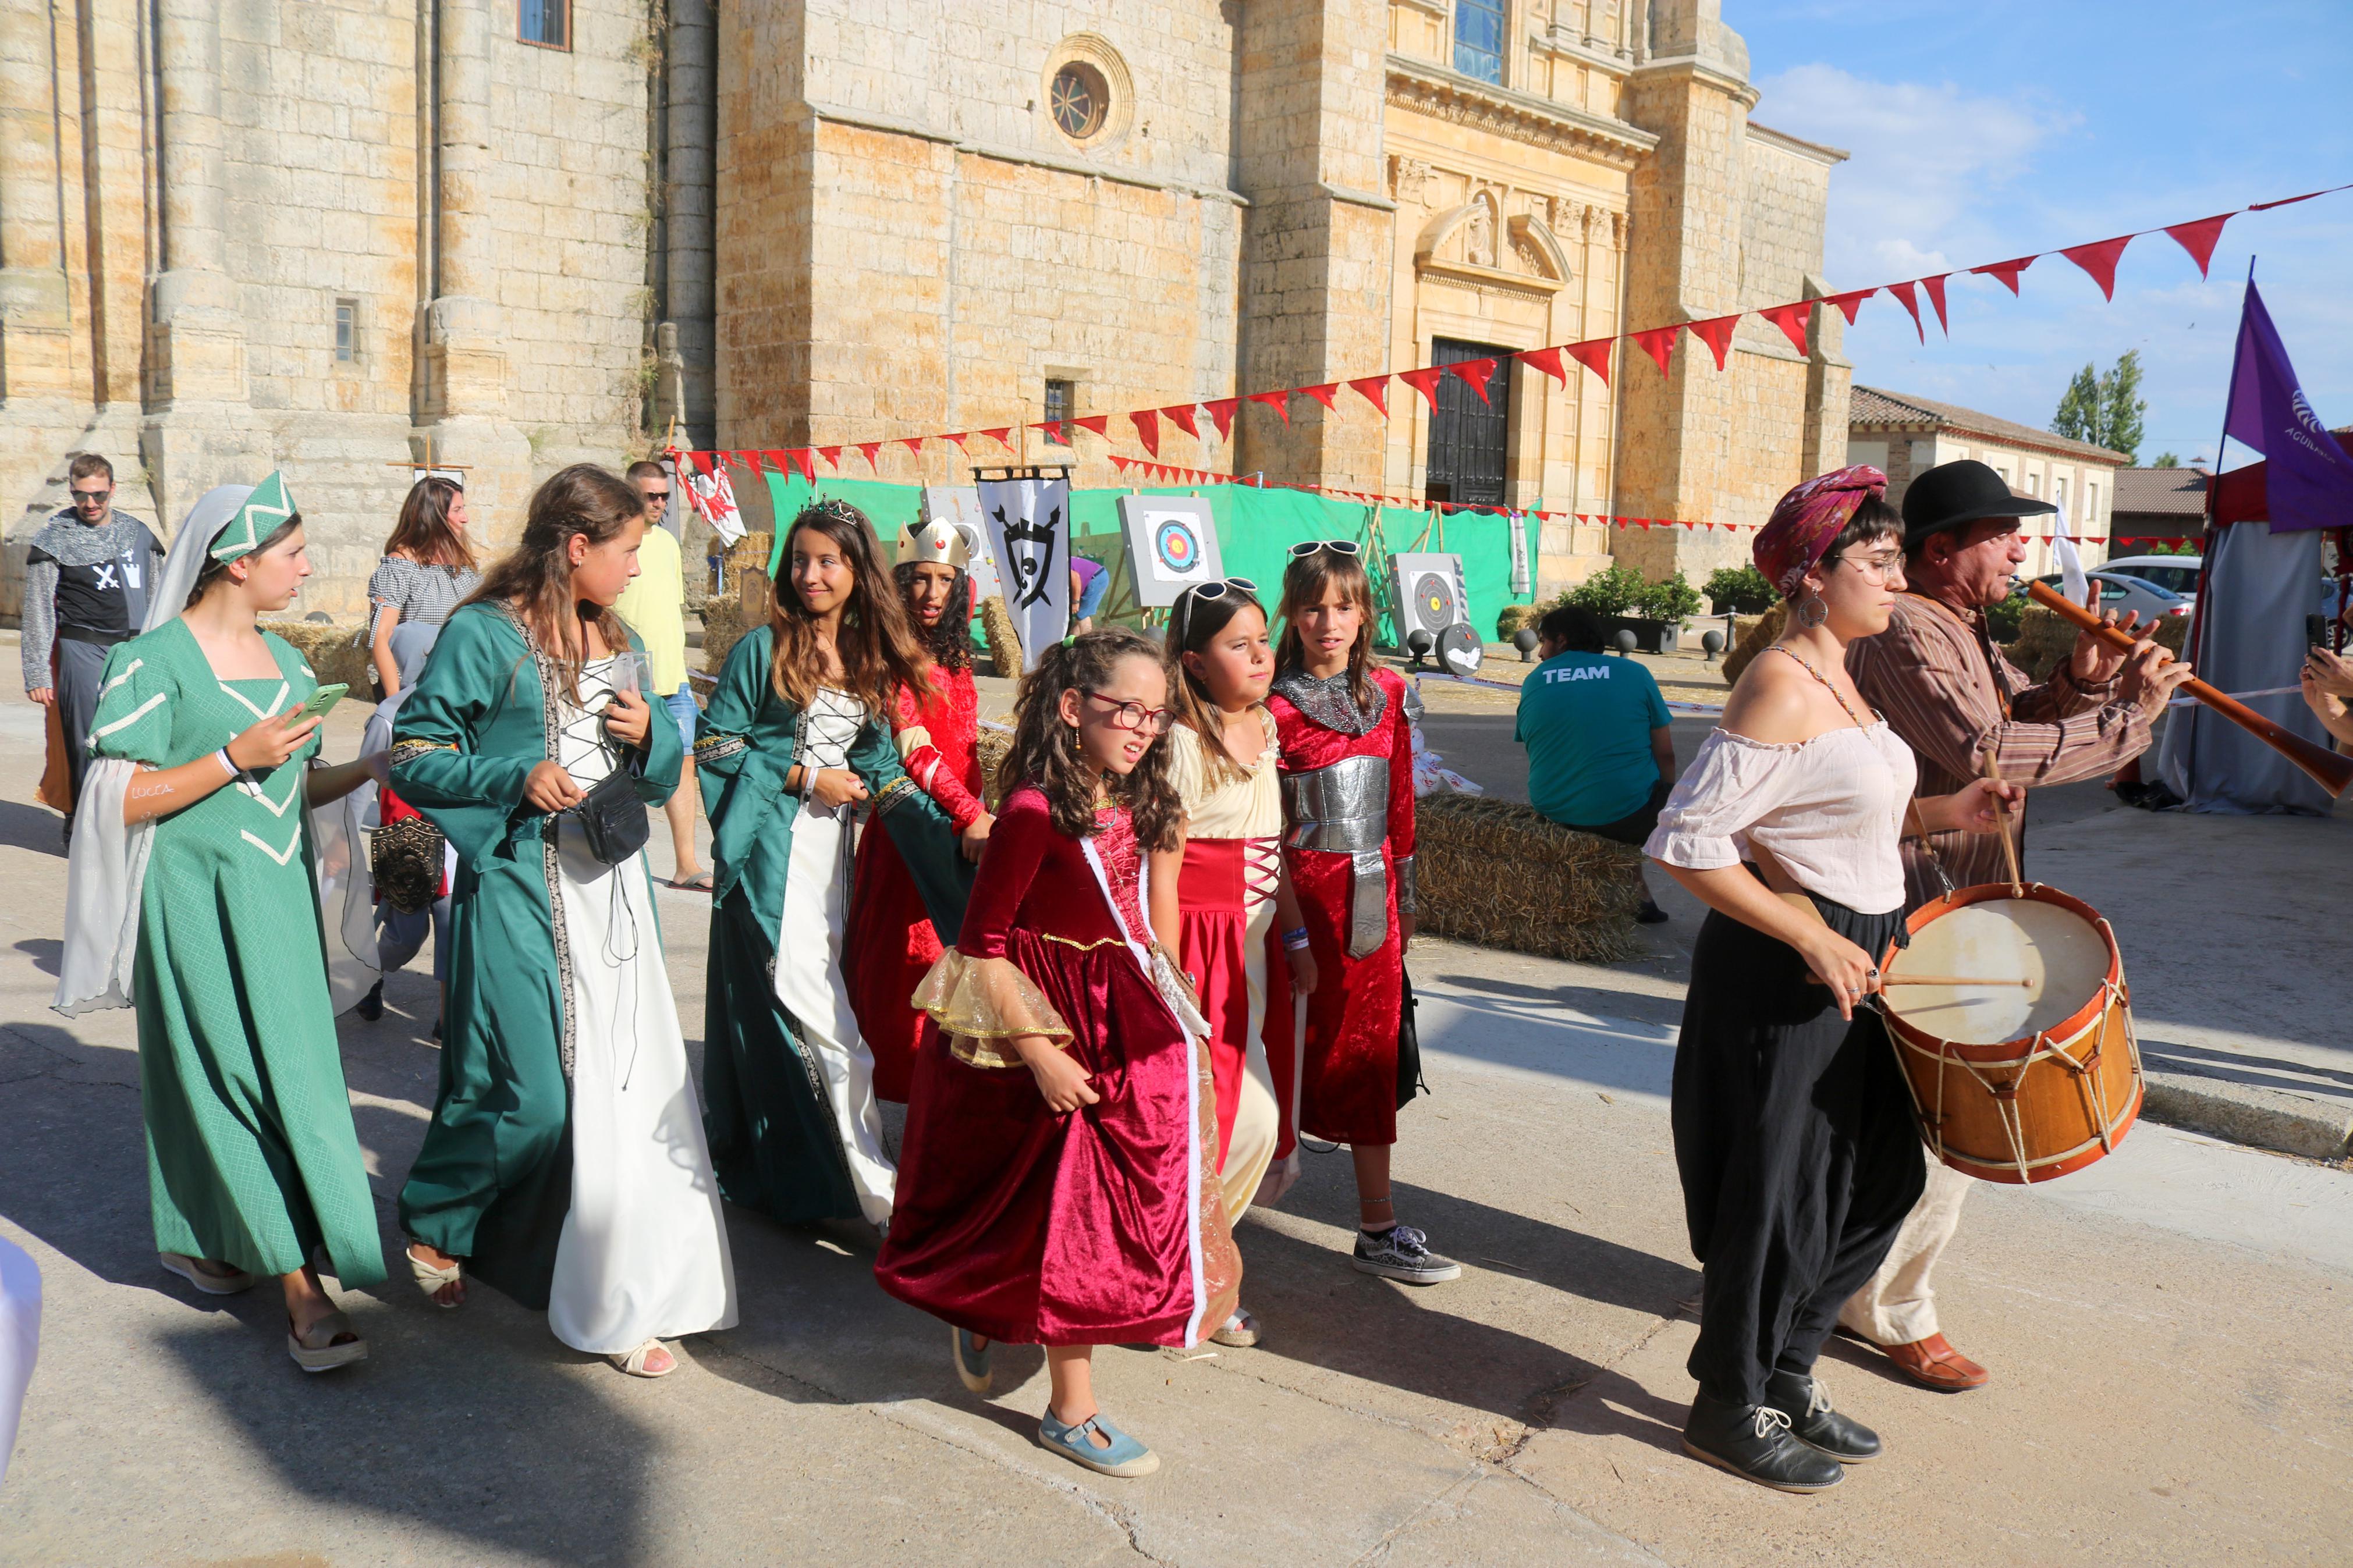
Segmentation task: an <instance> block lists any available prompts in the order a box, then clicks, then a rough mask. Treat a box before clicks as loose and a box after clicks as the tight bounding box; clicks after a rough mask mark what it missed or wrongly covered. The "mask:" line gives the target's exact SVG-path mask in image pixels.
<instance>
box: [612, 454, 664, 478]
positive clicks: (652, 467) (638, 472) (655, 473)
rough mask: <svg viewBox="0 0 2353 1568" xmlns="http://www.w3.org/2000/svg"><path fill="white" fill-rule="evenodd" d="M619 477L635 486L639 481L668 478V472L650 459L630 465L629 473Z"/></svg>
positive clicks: (640, 460) (643, 459)
mask: <svg viewBox="0 0 2353 1568" xmlns="http://www.w3.org/2000/svg"><path fill="white" fill-rule="evenodd" d="M621 477H622V478H623V479H627V480H628V481H629V482H630V483H631V484H636V483H637V482H638V480H639V479H668V478H670V470H669V469H667V468H663V467H662V466H661V465H660V464H659V463H657V462H655V461H654V460H653V459H652V458H639V459H638V461H637V462H634V463H631V464H630V465H629V471H628V473H626V474H623V475H622V476H621Z"/></svg>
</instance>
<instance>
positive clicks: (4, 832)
mask: <svg viewBox="0 0 2353 1568" xmlns="http://www.w3.org/2000/svg"><path fill="white" fill-rule="evenodd" d="M65 820H66V819H65V818H64V817H62V816H58V814H57V813H56V812H54V811H51V810H50V809H49V808H48V807H47V806H46V805H28V804H26V802H24V801H21V800H0V844H6V845H10V846H13V847H16V848H18V849H29V850H31V851H32V852H33V853H34V854H36V855H48V856H53V857H55V858H58V859H59V860H62V859H64V858H66V840H65Z"/></svg>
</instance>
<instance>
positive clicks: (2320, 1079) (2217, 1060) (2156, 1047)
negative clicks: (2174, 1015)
mask: <svg viewBox="0 0 2353 1568" xmlns="http://www.w3.org/2000/svg"><path fill="white" fill-rule="evenodd" d="M2140 1055H2141V1063H2142V1065H2143V1066H2144V1067H2145V1068H2147V1069H2148V1070H2149V1071H2151V1072H2167V1071H2171V1072H2179V1073H2186V1074H2189V1075H2190V1076H2192V1077H2196V1078H2211V1079H2221V1080H2222V1081H2223V1082H2225V1083H2242V1084H2248V1085H2251V1086H2253V1087H2254V1088H2256V1089H2286V1090H2288V1091H2290V1092H2292V1093H2298V1094H2326V1095H2331V1096H2334V1097H2336V1098H2338V1099H2344V1100H2353V1072H2344V1071H2340V1070H2338V1069H2337V1068H2326V1067H2322V1066H2320V1065H2319V1064H2318V1063H2316V1062H2296V1061H2287V1060H2285V1059H2284V1058H2279V1057H2259V1056H2253V1055H2250V1054H2249V1053H2247V1052H2246V1051H2243V1050H2238V1051H2218V1050H2213V1049H2211V1048H2209V1047H2203V1046H2185V1045H2179V1044H2177V1043H2175V1042H2174V1041H2171V1040H2153V1039H2151V1038H2149V1037H2147V1035H2146V1034H2144V1035H2143V1036H2142V1037H2141V1040H2140Z"/></svg>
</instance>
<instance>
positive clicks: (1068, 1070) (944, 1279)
mask: <svg viewBox="0 0 2353 1568" xmlns="http://www.w3.org/2000/svg"><path fill="white" fill-rule="evenodd" d="M1167 701H1168V682H1167V678H1166V676H1165V675H1164V674H1163V673H1162V671H1161V667H1160V649H1159V648H1158V647H1157V646H1155V644H1154V643H1152V642H1151V641H1149V640H1148V639H1146V638H1145V637H1139V636H1137V635H1136V634H1135V633H1134V632H1130V631H1124V630H1118V629H1106V630H1103V631H1097V632H1090V633H1087V634H1085V635H1084V636H1082V637H1078V638H1076V639H1075V640H1073V641H1071V642H1069V643H1063V644H1059V645H1057V646H1055V647H1050V648H1048V649H1047V650H1046V652H1045V655H1044V657H1043V658H1041V659H1040V660H1039V665H1038V668H1036V669H1035V670H1033V671H1032V672H1030V674H1029V676H1028V677H1027V678H1026V679H1024V680H1023V681H1022V684H1021V695H1020V698H1019V700H1018V703H1017V705H1016V710H1015V722H1014V734H1013V746H1012V750H1011V752H1009V754H1008V756H1007V758H1006V761H1005V764H1004V773H1003V776H1004V777H1006V778H1008V779H1010V780H1013V781H1016V782H1015V783H1014V784H1013V785H1012V787H1011V788H1010V789H1009V791H1008V793H1007V795H1006V797H1005V799H1004V801H1003V803H1002V806H1001V809H1000V810H999V812H998V814H997V823H996V826H995V827H994V829H993V830H992V831H991V833H990V835H989V840H988V854H987V858H985V859H983V860H982V862H981V867H980V875H979V879H978V880H977V881H976V883H975V884H974V887H973V890H972V900H971V903H970V905H969V907H968V908H967V910H966V911H965V920H964V925H963V928H962V930H961V931H959V933H958V935H957V938H956V944H955V946H954V947H952V948H949V949H948V950H947V952H945V953H944V954H943V955H942V956H941V958H940V962H939V963H938V964H936V965H935V966H934V968H933V970H932V972H931V973H930V974H929V975H927V976H925V977H924V980H923V986H922V987H921V989H919V990H918V991H917V992H916V994H915V1002H916V1004H917V1005H919V1006H921V1007H922V1008H923V1011H924V1013H925V1015H926V1020H925V1022H924V1025H923V1042H922V1044H921V1045H920V1046H919V1047H917V1048H916V1053H915V1077H914V1085H913V1094H912V1096H911V1098H910V1100H909V1101H908V1108H907V1135H906V1140H905V1146H904V1152H903V1153H902V1156H901V1163H900V1184H899V1206H898V1212H897V1214H896V1215H894V1216H893V1217H892V1222H891V1234H890V1236H889V1237H887V1238H886V1239H885V1240H884V1242H883V1246H882V1255H881V1258H878V1259H877V1260H876V1262H875V1266H874V1272H875V1277H876V1278H877V1279H879V1280H880V1281H881V1285H882V1288H883V1289H885V1290H887V1291H889V1292H890V1293H891V1294H892V1295H893V1296H895V1297H897V1298H898V1299H899V1300H902V1301H905V1302H907V1303H908V1304H909V1305H911V1306H914V1307H920V1308H922V1309H923V1310H924V1311H926V1312H929V1313H931V1314H932V1315H934V1317H938V1318H944V1319H945V1320H946V1321H948V1322H949V1323H950V1324H952V1325H954V1327H953V1329H952V1331H951V1336H950V1337H951V1348H952V1353H953V1355H954V1357H955V1368H956V1374H957V1376H958V1377H960V1378H961V1379H962V1380H963V1382H964V1384H965V1387H966V1388H968V1389H971V1390H972V1391H973V1392H975V1393H976V1394H986V1393H987V1392H988V1389H989V1383H990V1372H989V1349H990V1347H991V1346H992V1345H993V1344H994V1343H995V1342H997V1341H999V1340H1005V1341H1009V1342H1013V1343H1016V1344H1040V1345H1043V1346H1045V1347H1046V1365H1047V1369H1048V1372H1049V1373H1050V1377H1051V1381H1052V1392H1051V1394H1050V1399H1049V1402H1048V1405H1047V1409H1046V1414H1045V1417H1044V1419H1043V1420H1042V1421H1041V1422H1040V1423H1039V1429H1038V1441H1039V1443H1040V1444H1041V1445H1043V1446H1044V1447H1047V1448H1050V1449H1051V1450H1053V1451H1054V1452H1056V1453H1058V1454H1060V1455H1062V1456H1063V1457H1065V1458H1069V1459H1071V1460H1072V1461H1074V1462H1075V1463H1078V1464H1081V1465H1083V1466H1085V1467H1086V1468H1089V1469H1092V1470H1096V1471H1100V1472H1101V1473H1103V1474H1104V1475H1109V1476H1142V1475H1148V1474H1150V1473H1151V1472H1152V1471H1154V1470H1155V1469H1157V1468H1159V1466H1160V1460H1159V1458H1158V1456H1156V1455H1155V1454H1154V1453H1153V1452H1152V1451H1151V1450H1150V1449H1148V1448H1146V1447H1145V1446H1144V1445H1143V1444H1141V1443H1139V1442H1137V1441H1136V1440H1135V1439H1134V1437H1131V1436H1128V1435H1127V1434H1126V1433H1124V1432H1122V1431H1121V1430H1120V1429H1119V1428H1118V1427H1116V1426H1113V1425H1112V1424H1111V1422H1110V1421H1108V1420H1106V1419H1105V1418H1104V1416H1103V1413H1102V1411H1101V1409H1100V1408H1099V1407H1098V1406H1097V1405H1096V1403H1095V1396H1094V1390H1093V1384H1092V1375H1091V1362H1090V1358H1091V1356H1092V1352H1093V1347H1094V1346H1096V1345H1099V1344H1137V1343H1152V1344H1166V1345H1191V1344H1195V1343H1198V1342H1199V1340H1200V1338H1201V1336H1202V1334H1203V1333H1204V1332H1205V1331H1208V1330H1211V1329H1214V1328H1216V1327H1217V1326H1218V1325H1219V1324H1220V1323H1223V1322H1225V1321H1227V1319H1228V1317H1229V1315H1230V1314H1231V1312H1232V1311H1233V1309H1234V1303H1235V1300H1236V1298H1237V1296H1238V1295H1239V1293H1240V1285H1241V1260H1240V1258H1239V1257H1238V1256H1236V1254H1235V1252H1234V1247H1233V1240H1232V1237H1231V1235H1230V1233H1229V1228H1228V1226H1227V1224H1226V1220H1225V1213H1224V1204H1223V1200H1222V1196H1221V1194H1220V1192H1219V1184H1218V1181H1217V1176H1216V1170H1217V1164H1216V1158H1215V1154H1216V1146H1217V1142H1216V1141H1217V1115H1216V1110H1215V1103H1214V1102H1215V1098H1216V1097H1215V1090H1214V1088H1213V1084H1212V1079H1211V1078H1210V1074H1209V1070H1208V1051H1207V1050H1206V1049H1203V1048H1200V1047H1198V1046H1197V1045H1196V1042H1197V1041H1198V1040H1201V1039H1202V1038H1203V1037H1206V1036H1207V1035H1208V1032H1209V1029H1208V1024H1207V1022H1206V1021H1205V1020H1204V1019H1203V1018H1202V1017H1201V1015H1200V1013H1199V1011H1198V1008H1197V1007H1196V1006H1195V1005H1194V1001H1193V998H1192V996H1191V994H1189V992H1188V991H1187V988H1186V986H1185V984H1184V982H1183V980H1182V979H1181V978H1180V977H1179V976H1178V975H1177V973H1176V966H1175V964H1174V963H1172V962H1171V961H1170V959H1169V957H1168V955H1167V953H1166V952H1165V951H1164V950H1163V949H1162V948H1161V947H1160V945H1159V944H1158V943H1157V942H1154V941H1153V939H1152V928H1151V926H1150V925H1149V924H1148V923H1147V921H1145V909H1146V908H1147V907H1148V906H1149V904H1150V894H1149V891H1148V884H1149V880H1150V878H1149V873H1148V871H1147V868H1146V858H1147V857H1148V856H1150V855H1152V854H1154V853H1155V852H1166V851H1167V850H1169V849H1172V848H1173V847H1175V846H1176V843H1177V839H1178V833H1179V830H1180V826H1181V824H1182V821H1183V807H1182V805H1180V804H1179V802H1178V799H1177V795H1176V789H1175V787H1174V786H1173V785H1172V784H1170V782H1169V777H1168V748H1167V746H1166V745H1165V744H1161V743H1159V737H1160V735H1161V733H1162V731H1165V730H1166V728H1167V726H1168V721H1169V712H1168V708H1167ZM1025 1069H1026V1070H1025Z"/></svg>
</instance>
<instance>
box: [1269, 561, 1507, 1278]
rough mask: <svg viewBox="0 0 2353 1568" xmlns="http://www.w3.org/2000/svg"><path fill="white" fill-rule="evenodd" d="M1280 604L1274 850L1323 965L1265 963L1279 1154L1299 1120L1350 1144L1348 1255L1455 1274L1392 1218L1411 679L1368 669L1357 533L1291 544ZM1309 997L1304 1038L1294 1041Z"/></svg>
mask: <svg viewBox="0 0 2353 1568" xmlns="http://www.w3.org/2000/svg"><path fill="white" fill-rule="evenodd" d="M1281 615H1282V620H1283V631H1282V643H1281V645H1280V646H1279V647H1277V648H1276V650H1275V677H1274V685H1273V694H1272V695H1271V697H1270V698H1269V699H1268V700H1267V706H1268V707H1269V708H1270V709H1271V710H1273V712H1274V721H1275V728H1276V731H1278V733H1279V735H1280V737H1281V742H1280V743H1281V750H1282V815H1283V823H1284V830H1283V864H1284V867H1285V868H1286V869H1288V870H1289V872H1290V873H1291V883H1292V886H1293V889H1296V891H1297V893H1298V898H1299V908H1300V917H1301V921H1302V923H1303V926H1304V927H1305V929H1306V933H1307V950H1308V952H1309V953H1310V954H1311V955H1312V957H1313V958H1314V965H1313V973H1314V974H1315V975H1316V976H1317V977H1318V978H1317V979H1316V981H1315V982H1314V991H1313V993H1312V994H1307V995H1305V996H1304V997H1303V998H1296V995H1295V992H1294V987H1293V984H1292V976H1291V974H1290V973H1289V972H1288V971H1287V970H1280V969H1279V970H1277V971H1275V972H1274V973H1272V974H1271V975H1269V977H1268V981H1269V985H1268V991H1269V994H1268V998H1267V1053H1268V1056H1269V1057H1270V1058H1271V1060H1272V1062H1273V1065H1274V1075H1275V1084H1276V1087H1277V1089H1278V1090H1282V1089H1289V1091H1290V1093H1291V1101H1292V1102H1291V1104H1290V1105H1289V1106H1288V1107H1287V1108H1286V1110H1287V1112H1288V1114H1287V1115H1286V1116H1285V1118H1284V1126H1283V1137H1282V1144H1281V1146H1280V1147H1279V1149H1278V1153H1279V1154H1281V1155H1282V1157H1284V1158H1285V1159H1286V1160H1287V1161H1288V1162H1289V1163H1291V1165H1292V1167H1293V1169H1295V1168H1296V1163H1297V1160H1298V1154H1297V1152H1296V1150H1295V1149H1293V1147H1292V1145H1293V1142H1295V1139H1296V1136H1297V1134H1299V1133H1301V1132H1304V1133H1306V1134H1307V1135H1309V1136H1311V1137H1315V1138H1324V1139H1328V1140H1330V1141H1331V1142H1335V1143H1345V1144H1347V1145H1348V1146H1349V1152H1350V1153H1351V1155H1353V1156H1354V1159H1355V1162H1356V1203H1357V1219H1358V1224H1359V1226H1360V1227H1361V1228H1360V1230H1359V1233H1358V1235H1357V1237H1356V1267H1357V1268H1360V1269H1363V1270H1364V1271H1365V1272H1366V1273H1367V1274H1378V1275H1380V1276H1382V1277H1384V1278H1385V1279H1400V1280H1403V1281H1405V1282H1406V1283H1408V1284H1412V1285H1434V1284H1436V1283H1438V1282H1439V1281H1440V1280H1443V1279H1456V1278H1458V1277H1460V1276H1461V1272H1462V1266H1461V1264H1459V1263H1455V1262H1453V1261H1451V1260H1450V1259H1448V1258H1441V1257H1440V1256H1439V1255H1438V1254H1437V1253H1435V1252H1432V1251H1430V1247H1429V1237H1427V1236H1425V1235H1423V1233H1422V1232H1420V1231H1419V1230H1416V1229H1414V1228H1413V1227H1412V1226H1405V1225H1399V1224H1398V1223H1397V1214H1396V1209H1395V1205H1393V1204H1392V1203H1391V1202H1390V1199H1389V1147H1390V1145H1392V1144H1394V1143H1395V1142H1397V1069H1398V1062H1397V1056H1398V1011H1399V1008H1400V1005H1401V1003H1402V999H1403V992H1404V977H1405V944H1406V942H1409V941H1411V940H1412V937H1413V915H1414V897H1413V740H1412V734H1411V731H1410V729H1409V724H1410V721H1409V717H1408V715H1407V712H1406V705H1407V701H1408V695H1409V688H1408V687H1407V685H1406V683H1405V681H1404V679H1402V678H1400V677H1399V676H1398V675H1397V674H1396V673H1395V672H1393V671H1390V670H1387V669H1377V668H1371V659H1372V646H1373V590H1372V584H1371V582H1370V581H1369V580H1368V579H1367V578H1366V575H1365V568H1364V563H1362V561H1360V560H1359V559H1358V556H1357V547H1356V545H1355V544H1353V543H1351V542H1347V541H1345V540H1325V541H1317V542H1308V543H1305V544H1295V545H1293V546H1292V551H1291V563H1290V565H1289V566H1288V567H1286V568H1285V569H1284V571H1283V574H1282V608H1281ZM1298 989H1299V990H1304V989H1305V987H1304V985H1302V986H1301V987H1299V988H1298ZM1300 1000H1303V1003H1304V1006H1303V1007H1301V1006H1299V1005H1298V1001H1300ZM1301 1013H1303V1014H1304V1016H1305V1018H1306V1038H1305V1039H1304V1040H1303V1041H1297V1042H1294V1040H1293V1034H1294V1031H1295V1029H1296V1026H1297V1024H1296V1021H1297V1019H1298V1017H1299V1016H1300V1015H1301Z"/></svg>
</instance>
